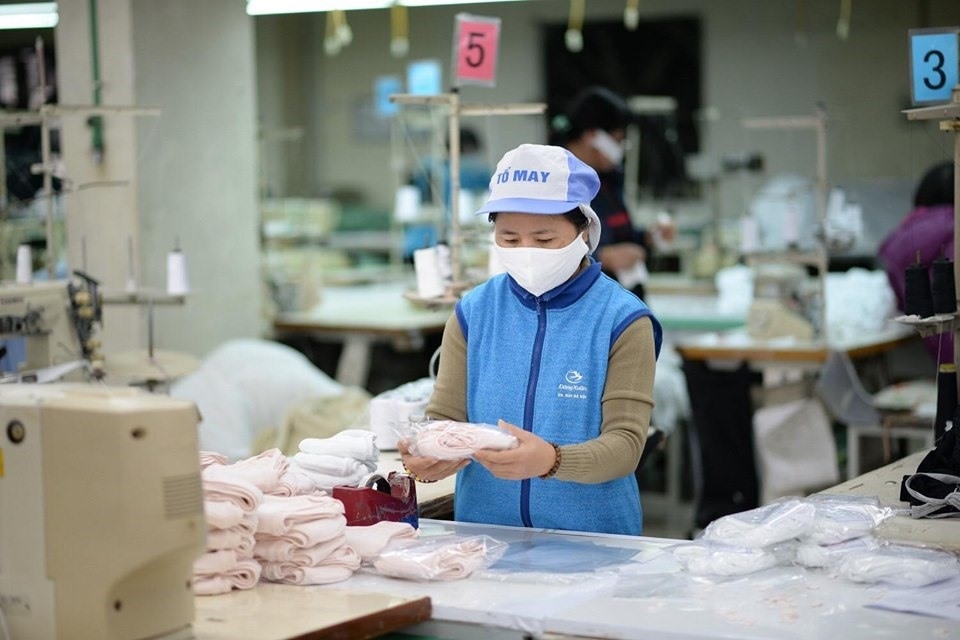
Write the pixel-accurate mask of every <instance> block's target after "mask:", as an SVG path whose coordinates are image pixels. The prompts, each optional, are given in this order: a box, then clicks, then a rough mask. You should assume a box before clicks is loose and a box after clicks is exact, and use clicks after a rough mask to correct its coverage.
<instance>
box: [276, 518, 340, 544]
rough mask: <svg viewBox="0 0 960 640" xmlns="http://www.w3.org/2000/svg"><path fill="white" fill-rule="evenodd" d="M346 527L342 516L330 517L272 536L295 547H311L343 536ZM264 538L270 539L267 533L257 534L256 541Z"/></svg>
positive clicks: (299, 525) (302, 524)
mask: <svg viewBox="0 0 960 640" xmlns="http://www.w3.org/2000/svg"><path fill="white" fill-rule="evenodd" d="M346 527H347V519H346V517H344V516H331V517H328V518H321V519H319V520H312V521H310V522H301V523H298V524H297V525H296V526H293V527H291V528H290V530H288V531H287V532H286V533H285V534H283V535H280V536H272V537H276V538H280V539H282V540H286V541H287V542H289V543H290V544H292V545H294V546H296V547H303V548H306V547H312V546H314V545H318V544H320V543H321V542H326V541H327V540H331V539H333V538H338V537H340V536H342V535H343V530H344V529H346ZM264 536H267V537H270V536H271V534H268V533H257V539H261V538H263V537H264Z"/></svg>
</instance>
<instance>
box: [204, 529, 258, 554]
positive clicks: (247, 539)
mask: <svg viewBox="0 0 960 640" xmlns="http://www.w3.org/2000/svg"><path fill="white" fill-rule="evenodd" d="M253 545H254V537H253V534H252V533H247V532H244V531H243V530H242V529H240V528H239V527H231V528H230V529H210V530H208V531H207V551H220V550H225V549H231V550H233V551H235V552H236V553H237V556H238V557H250V556H252V555H253Z"/></svg>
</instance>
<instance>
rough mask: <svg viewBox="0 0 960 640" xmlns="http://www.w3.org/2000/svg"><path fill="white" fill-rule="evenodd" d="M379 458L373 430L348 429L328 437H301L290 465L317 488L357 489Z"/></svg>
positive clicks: (374, 467) (373, 469)
mask: <svg viewBox="0 0 960 640" xmlns="http://www.w3.org/2000/svg"><path fill="white" fill-rule="evenodd" d="M379 459H380V450H379V449H378V448H377V444H376V436H375V435H374V434H373V432H372V431H366V430H363V429H347V430H345V431H341V432H340V433H338V434H336V435H334V436H333V437H330V438H304V439H303V440H301V441H300V445H299V452H298V453H297V454H296V455H294V456H293V458H292V460H291V462H290V466H291V468H292V469H293V470H294V471H296V472H300V473H303V474H305V475H306V476H307V477H309V478H310V480H311V481H312V482H313V486H314V488H316V489H320V490H323V491H330V490H331V489H333V487H342V486H351V487H356V486H358V485H359V484H360V481H361V480H363V478H364V477H366V476H367V475H369V474H370V473H372V472H374V471H376V469H377V463H378V462H379Z"/></svg>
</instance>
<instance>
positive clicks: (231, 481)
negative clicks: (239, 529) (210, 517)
mask: <svg viewBox="0 0 960 640" xmlns="http://www.w3.org/2000/svg"><path fill="white" fill-rule="evenodd" d="M229 469H230V468H229V467H225V466H223V465H219V464H215V465H211V466H209V467H207V468H206V469H204V470H203V471H201V472H200V478H201V480H202V483H203V497H204V499H205V500H222V501H227V502H233V503H234V504H236V505H237V506H238V507H240V508H241V509H243V510H244V511H256V509H257V507H259V506H260V503H261V502H263V491H261V490H260V488H259V487H257V486H256V485H254V484H251V483H250V482H248V481H246V480H244V479H243V478H239V477H237V476H236V474H234V473H232V472H231V471H230V470H229Z"/></svg>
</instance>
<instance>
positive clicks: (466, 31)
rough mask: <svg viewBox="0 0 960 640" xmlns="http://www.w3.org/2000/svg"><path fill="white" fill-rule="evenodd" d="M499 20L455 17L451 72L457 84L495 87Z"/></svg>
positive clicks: (461, 15)
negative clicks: (452, 71) (452, 70)
mask: <svg viewBox="0 0 960 640" xmlns="http://www.w3.org/2000/svg"><path fill="white" fill-rule="evenodd" d="M499 45H500V18H481V17H479V16H471V15H468V14H465V13H459V14H457V21H456V29H455V32H454V39H453V69H454V73H453V76H454V80H455V81H456V84H458V85H460V84H482V85H486V86H489V87H492V86H494V85H495V84H496V83H497V48H498V47H499Z"/></svg>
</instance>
